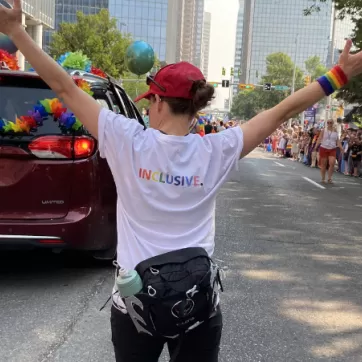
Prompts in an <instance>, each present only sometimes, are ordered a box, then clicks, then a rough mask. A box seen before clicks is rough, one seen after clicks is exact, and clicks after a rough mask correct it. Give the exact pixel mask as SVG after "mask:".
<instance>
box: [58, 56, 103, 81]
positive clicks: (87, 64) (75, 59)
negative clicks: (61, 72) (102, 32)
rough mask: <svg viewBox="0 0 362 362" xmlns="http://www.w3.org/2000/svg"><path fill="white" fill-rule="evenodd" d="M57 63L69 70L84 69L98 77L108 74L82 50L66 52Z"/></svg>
mask: <svg viewBox="0 0 362 362" xmlns="http://www.w3.org/2000/svg"><path fill="white" fill-rule="evenodd" d="M57 63H58V64H59V65H61V66H62V67H63V68H64V69H67V70H83V71H84V72H87V73H91V74H94V75H97V76H98V77H102V78H107V74H106V73H104V72H103V71H102V70H100V69H98V68H96V67H94V66H93V65H92V62H91V61H90V60H89V58H88V57H87V56H86V55H84V54H83V53H82V52H81V51H79V52H68V53H65V54H63V55H61V56H60V57H59V58H58V60H57Z"/></svg>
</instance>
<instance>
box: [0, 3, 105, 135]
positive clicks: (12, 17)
mask: <svg viewBox="0 0 362 362" xmlns="http://www.w3.org/2000/svg"><path fill="white" fill-rule="evenodd" d="M13 3H14V8H13V9H6V8H5V7H3V6H2V5H0V32H3V33H5V34H7V35H8V36H9V37H10V38H11V40H12V41H13V42H14V43H15V45H16V46H17V47H18V49H19V50H20V51H21V52H22V53H23V55H24V56H25V58H26V59H27V60H28V61H29V63H30V64H31V65H32V67H33V68H34V69H35V70H36V72H37V73H38V74H39V75H40V77H41V78H42V79H43V80H44V81H45V82H46V83H47V84H48V85H49V87H50V88H51V89H52V90H53V91H54V92H55V93H56V94H57V95H58V96H59V97H60V98H62V100H63V101H64V102H65V104H66V105H67V106H68V107H69V108H70V109H71V110H72V112H74V114H75V116H76V117H77V118H78V119H79V120H80V121H81V122H82V123H83V124H84V126H85V127H86V128H87V129H88V131H89V132H90V133H91V134H92V135H93V136H94V137H98V116H99V112H100V109H101V106H100V105H99V104H98V102H96V101H95V100H94V99H93V98H92V97H91V96H90V95H88V94H87V93H85V92H83V91H82V90H81V89H80V88H78V87H77V86H76V85H75V83H74V81H73V80H72V78H71V77H70V76H69V74H68V73H67V72H66V71H65V70H64V69H63V68H62V67H61V66H60V65H58V64H57V63H56V62H55V61H54V60H53V59H52V58H51V57H49V55H47V54H46V53H45V52H43V50H42V49H40V48H39V47H38V46H37V45H36V44H35V42H34V41H33V40H32V39H31V38H30V36H29V35H28V33H27V32H26V31H25V29H24V28H23V26H22V24H21V1H20V0H14V1H13Z"/></svg>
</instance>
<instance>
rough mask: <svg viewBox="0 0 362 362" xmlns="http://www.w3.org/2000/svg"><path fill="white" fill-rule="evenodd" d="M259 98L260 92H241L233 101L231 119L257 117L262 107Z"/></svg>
mask: <svg viewBox="0 0 362 362" xmlns="http://www.w3.org/2000/svg"><path fill="white" fill-rule="evenodd" d="M259 96H260V94H259V92H258V91H254V92H251V91H245V92H240V93H239V94H238V95H237V96H236V97H235V99H234V101H233V104H232V107H231V115H232V117H231V118H233V117H236V118H239V119H250V118H253V117H254V116H255V115H257V114H258V112H259V108H258V107H260V101H259Z"/></svg>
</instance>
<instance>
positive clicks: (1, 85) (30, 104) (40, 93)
mask: <svg viewBox="0 0 362 362" xmlns="http://www.w3.org/2000/svg"><path fill="white" fill-rule="evenodd" d="M0 94H1V96H0V120H5V121H11V122H16V120H17V118H20V117H21V116H28V115H29V114H30V112H31V111H33V109H34V106H36V105H37V104H38V102H39V101H40V100H44V99H53V98H57V96H56V95H55V93H54V92H53V91H52V90H51V89H49V88H48V87H47V85H46V84H45V83H44V82H43V81H42V80H40V79H38V78H34V77H17V76H3V75H0ZM64 107H65V108H67V107H66V105H64ZM67 112H71V110H69V109H67ZM86 133H87V131H86V130H85V129H84V127H81V128H80V129H79V130H77V131H73V130H67V129H66V128H64V127H60V126H59V123H58V122H57V121H55V120H54V117H53V116H52V115H49V116H48V117H47V118H46V119H45V120H44V121H43V124H42V125H41V126H38V127H36V128H33V129H32V130H31V131H30V133H27V132H13V131H10V132H9V131H6V132H4V130H2V129H0V137H14V136H42V135H66V134H77V135H78V134H86Z"/></svg>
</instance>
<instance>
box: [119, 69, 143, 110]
mask: <svg viewBox="0 0 362 362" xmlns="http://www.w3.org/2000/svg"><path fill="white" fill-rule="evenodd" d="M123 79H125V80H127V79H138V80H139V81H138V82H127V81H123V82H122V87H123V88H124V90H125V91H126V92H127V94H128V95H129V97H130V98H131V99H132V100H134V99H135V98H137V97H138V96H139V95H140V94H142V93H145V92H147V91H148V85H147V84H146V77H145V76H141V77H137V76H135V75H134V74H132V73H130V72H127V73H125V74H124V76H123ZM136 106H137V108H138V109H139V110H142V108H147V107H148V101H147V100H141V101H139V102H137V103H136Z"/></svg>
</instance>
